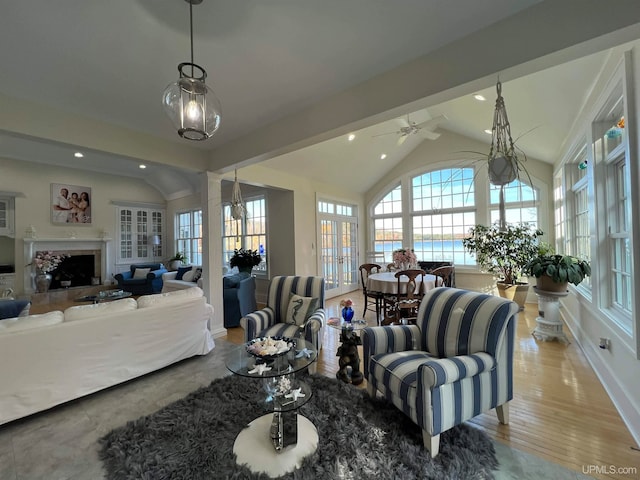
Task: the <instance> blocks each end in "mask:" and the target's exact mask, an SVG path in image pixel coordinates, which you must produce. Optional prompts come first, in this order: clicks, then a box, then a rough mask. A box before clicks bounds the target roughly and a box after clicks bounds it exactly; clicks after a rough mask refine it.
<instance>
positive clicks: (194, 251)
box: [176, 210, 202, 265]
mask: <svg viewBox="0 0 640 480" xmlns="http://www.w3.org/2000/svg"><path fill="white" fill-rule="evenodd" d="M176 229H177V235H176V251H178V252H182V253H183V254H184V256H185V257H187V259H188V262H189V263H191V264H192V265H202V210H191V211H189V212H181V213H178V214H176Z"/></svg>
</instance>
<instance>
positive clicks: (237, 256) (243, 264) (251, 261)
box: [229, 248, 262, 273]
mask: <svg viewBox="0 0 640 480" xmlns="http://www.w3.org/2000/svg"><path fill="white" fill-rule="evenodd" d="M260 262H262V257H261V256H260V254H259V253H258V251H257V250H249V249H245V248H239V249H237V250H234V251H233V256H232V257H231V258H230V259H229V266H230V267H231V268H233V267H238V270H239V271H240V272H249V273H251V270H253V267H257V266H258V265H260Z"/></svg>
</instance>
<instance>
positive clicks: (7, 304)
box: [0, 300, 31, 320]
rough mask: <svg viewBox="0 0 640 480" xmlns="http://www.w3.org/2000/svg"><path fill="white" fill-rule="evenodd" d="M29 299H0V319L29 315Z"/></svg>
mask: <svg viewBox="0 0 640 480" xmlns="http://www.w3.org/2000/svg"><path fill="white" fill-rule="evenodd" d="M30 308H31V302H30V301H29V300H0V320H2V319H5V318H14V317H18V316H22V317H24V316H26V315H29V309H30Z"/></svg>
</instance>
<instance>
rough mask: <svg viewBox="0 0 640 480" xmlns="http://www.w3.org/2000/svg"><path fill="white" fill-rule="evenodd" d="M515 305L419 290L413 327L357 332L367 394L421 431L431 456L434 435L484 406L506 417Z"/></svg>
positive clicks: (491, 298)
mask: <svg viewBox="0 0 640 480" xmlns="http://www.w3.org/2000/svg"><path fill="white" fill-rule="evenodd" d="M517 313H518V305H517V304H515V303H514V302H511V301H509V300H505V299H503V298H500V297H495V296H491V295H486V294H482V293H476V292H469V291H466V290H459V289H456V288H436V289H433V290H430V291H429V292H427V294H426V295H425V297H424V299H423V300H422V304H421V305H420V310H419V311H418V318H417V322H416V325H407V326H404V325H398V326H385V327H368V328H365V329H364V330H363V350H364V374H365V378H366V379H367V381H368V386H367V390H368V392H369V395H371V396H374V395H376V390H377V391H379V392H380V393H381V394H382V395H383V396H384V397H385V398H386V399H387V400H389V401H391V402H392V403H393V404H394V405H395V406H396V407H398V408H399V409H400V410H402V411H403V412H404V413H405V414H406V415H407V416H408V417H409V418H411V420H413V421H414V422H415V423H416V424H417V425H419V426H420V428H422V437H423V442H424V447H425V448H426V449H427V450H429V452H430V453H431V456H432V457H435V456H436V455H437V454H438V450H439V447H440V433H442V432H444V431H446V430H448V429H450V428H451V427H453V426H455V425H458V424H460V423H462V422H464V421H466V420H468V419H470V418H473V417H475V416H476V415H479V414H481V413H483V412H486V411H488V410H490V409H492V408H495V409H496V412H497V414H498V420H499V421H500V423H504V424H506V423H508V422H509V410H508V408H507V407H508V403H507V402H508V401H509V400H511V399H512V398H513V349H514V344H515V328H516V320H517Z"/></svg>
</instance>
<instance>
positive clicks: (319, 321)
mask: <svg viewBox="0 0 640 480" xmlns="http://www.w3.org/2000/svg"><path fill="white" fill-rule="evenodd" d="M291 294H298V295H300V296H303V297H313V298H317V299H318V304H317V309H316V311H315V312H314V313H313V314H312V315H311V316H310V317H309V318H308V319H307V321H306V322H305V324H304V325H302V326H298V325H295V324H290V323H286V320H287V319H286V316H287V307H288V306H289V296H290V295H291ZM324 319H325V312H324V278H322V277H284V276H279V277H273V278H272V279H271V283H269V292H268V295H267V306H266V307H265V308H263V309H262V310H258V311H256V312H253V313H250V314H248V315H246V316H244V317H242V318H241V319H240V326H241V327H242V328H243V329H244V338H245V341H247V342H248V341H249V340H251V339H253V338H256V337H264V336H272V337H273V336H285V337H302V338H304V339H305V340H307V341H308V342H310V343H312V344H313V345H314V346H315V348H316V349H317V350H320V348H321V347H322V326H323V325H324ZM315 370H316V364H315V363H314V364H313V365H311V366H310V367H309V372H310V373H315Z"/></svg>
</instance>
